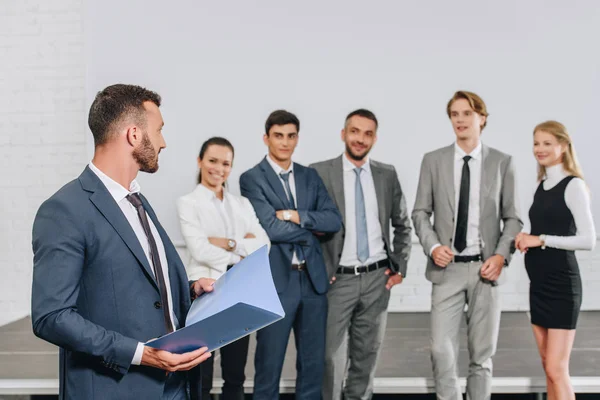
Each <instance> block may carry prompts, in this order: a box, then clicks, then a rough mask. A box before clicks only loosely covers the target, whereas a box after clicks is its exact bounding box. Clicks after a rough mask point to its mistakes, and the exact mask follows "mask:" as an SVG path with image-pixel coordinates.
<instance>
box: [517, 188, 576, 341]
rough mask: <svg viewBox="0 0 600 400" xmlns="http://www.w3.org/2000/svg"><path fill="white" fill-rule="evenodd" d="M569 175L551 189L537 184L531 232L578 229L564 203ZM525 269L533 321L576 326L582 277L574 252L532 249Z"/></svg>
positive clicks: (557, 232) (573, 231) (556, 232)
mask: <svg viewBox="0 0 600 400" xmlns="http://www.w3.org/2000/svg"><path fill="white" fill-rule="evenodd" d="M573 178H574V176H568V177H566V178H564V179H563V180H562V181H560V182H559V183H558V184H556V186H554V187H553V188H551V189H549V190H544V182H543V181H542V182H541V183H540V185H539V186H538V188H537V190H536V192H535V195H534V198H533V204H532V205H531V208H530V209H529V220H530V221H531V234H532V235H536V236H537V235H541V234H547V235H557V236H574V235H575V234H576V232H577V227H576V226H575V221H574V219H573V214H571V210H569V208H568V207H567V204H566V202H565V189H566V188H567V185H568V184H569V182H571V180H572V179H573ZM525 268H526V269H527V274H528V275H529V280H530V281H531V284H530V286H529V305H530V310H531V323H532V324H535V325H538V326H541V327H544V328H550V329H575V326H576V325H577V318H578V316H579V309H580V307H581V295H582V288H581V277H580V275H579V265H578V264H577V259H576V258H575V252H574V251H570V250H560V249H553V248H550V247H546V248H545V249H544V250H542V248H541V247H535V248H531V249H529V250H528V251H527V253H526V254H525Z"/></svg>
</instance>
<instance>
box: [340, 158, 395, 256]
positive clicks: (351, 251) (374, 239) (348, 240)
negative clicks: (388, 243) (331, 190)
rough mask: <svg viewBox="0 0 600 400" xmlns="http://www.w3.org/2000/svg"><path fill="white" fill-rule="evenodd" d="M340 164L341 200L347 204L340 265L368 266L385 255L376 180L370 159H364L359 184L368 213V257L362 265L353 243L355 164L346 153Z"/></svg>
mask: <svg viewBox="0 0 600 400" xmlns="http://www.w3.org/2000/svg"><path fill="white" fill-rule="evenodd" d="M342 165H343V169H344V203H345V206H346V220H345V221H344V228H345V229H344V230H345V237H344V247H343V249H342V257H341V258H340V265H344V266H355V265H368V264H372V263H374V262H377V261H380V260H384V259H385V258H387V254H386V252H385V246H384V243H383V236H382V230H381V224H380V223H379V207H378V205H377V196H376V193H375V182H374V181H373V173H372V171H371V163H370V161H369V158H367V159H366V162H365V163H364V164H363V166H362V169H363V170H362V171H361V173H360V183H361V185H362V189H363V197H364V200H365V211H366V216H367V235H368V238H369V258H368V259H367V261H366V262H365V263H364V264H363V263H361V262H360V261H359V260H358V253H357V243H356V240H357V238H356V199H355V192H356V191H355V185H356V173H355V172H354V169H355V168H356V165H354V164H352V163H351V162H350V160H348V157H347V156H346V154H345V153H344V155H343V156H342Z"/></svg>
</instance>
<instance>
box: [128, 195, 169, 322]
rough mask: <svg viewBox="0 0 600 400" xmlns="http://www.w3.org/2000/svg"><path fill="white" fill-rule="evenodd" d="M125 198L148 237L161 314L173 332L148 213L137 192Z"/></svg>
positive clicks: (165, 288)
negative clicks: (136, 214) (132, 207)
mask: <svg viewBox="0 0 600 400" xmlns="http://www.w3.org/2000/svg"><path fill="white" fill-rule="evenodd" d="M127 200H129V202H130V203H131V204H133V206H134V207H135V209H136V210H137V213H138V217H139V218H140V222H141V223H142V228H144V232H145V233H146V237H147V238H148V244H149V245H150V258H151V259H152V265H153V267H154V277H155V278H156V281H157V282H158V287H159V291H160V300H161V302H162V309H163V314H164V315H165V326H166V328H167V332H173V323H172V322H171V313H170V312H169V298H168V296H167V285H166V283H165V276H164V275H163V270H162V265H161V264H160V257H159V253H158V247H156V241H155V240H154V236H153V235H152V231H151V230H150V224H149V222H148V215H147V214H146V210H145V209H144V205H143V204H142V199H140V195H139V194H138V193H132V194H129V195H127Z"/></svg>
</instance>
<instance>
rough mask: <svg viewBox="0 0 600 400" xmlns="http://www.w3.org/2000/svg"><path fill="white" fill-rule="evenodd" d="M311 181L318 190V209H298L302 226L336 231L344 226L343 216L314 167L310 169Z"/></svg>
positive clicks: (315, 229) (310, 228)
mask: <svg viewBox="0 0 600 400" xmlns="http://www.w3.org/2000/svg"><path fill="white" fill-rule="evenodd" d="M308 173H310V175H311V176H310V183H311V185H313V186H314V187H315V190H316V191H317V204H316V207H315V208H316V210H298V214H299V215H300V226H301V227H302V228H306V229H308V230H311V231H316V232H323V233H335V232H337V231H339V230H340V228H341V227H342V216H341V215H340V212H339V211H338V209H337V207H336V206H335V204H334V202H333V200H331V197H329V193H328V192H327V188H326V187H325V184H324V183H323V180H322V179H321V177H320V176H319V174H318V173H317V171H316V170H315V169H313V168H309V169H308Z"/></svg>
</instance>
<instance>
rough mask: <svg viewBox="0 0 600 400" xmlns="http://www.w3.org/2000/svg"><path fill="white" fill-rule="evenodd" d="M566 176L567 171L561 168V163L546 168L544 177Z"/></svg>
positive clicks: (553, 178) (554, 178)
mask: <svg viewBox="0 0 600 400" xmlns="http://www.w3.org/2000/svg"><path fill="white" fill-rule="evenodd" d="M565 176H567V172H566V171H565V169H564V168H563V165H562V163H560V164H556V165H553V166H551V167H547V168H546V179H550V180H559V179H561V178H564V177H565Z"/></svg>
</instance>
